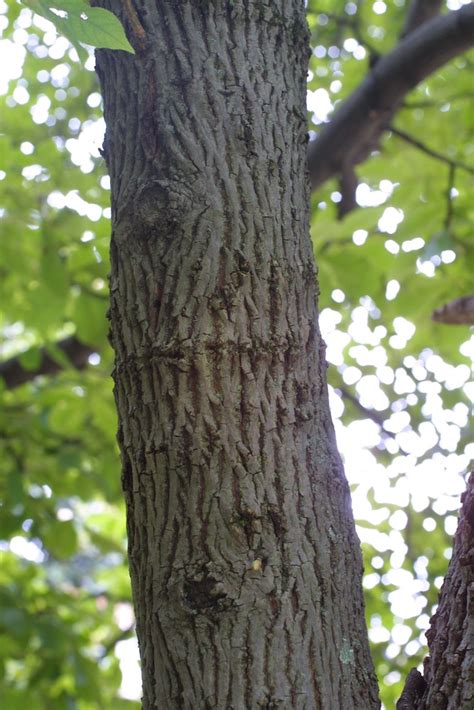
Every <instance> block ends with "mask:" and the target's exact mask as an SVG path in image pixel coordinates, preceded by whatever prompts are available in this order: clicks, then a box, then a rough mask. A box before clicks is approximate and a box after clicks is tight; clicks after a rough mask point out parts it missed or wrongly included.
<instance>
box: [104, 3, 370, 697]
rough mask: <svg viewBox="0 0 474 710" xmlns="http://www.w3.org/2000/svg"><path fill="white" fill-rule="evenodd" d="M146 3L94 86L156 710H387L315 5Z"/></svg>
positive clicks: (132, 528) (146, 682) (123, 440)
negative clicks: (327, 237) (327, 291)
mask: <svg viewBox="0 0 474 710" xmlns="http://www.w3.org/2000/svg"><path fill="white" fill-rule="evenodd" d="M104 5H107V6H108V7H112V8H113V9H115V10H118V11H120V8H118V7H117V6H116V4H115V3H110V4H109V3H104ZM135 9H136V12H137V16H138V18H139V21H140V24H141V26H142V27H143V28H144V31H145V34H146V38H147V44H146V47H145V49H143V50H141V51H140V52H137V55H136V56H135V57H130V56H125V55H120V54H112V53H109V52H105V51H101V52H98V71H99V76H100V78H101V82H102V87H103V92H104V99H105V117H106V123H107V138H106V145H107V156H108V159H109V167H110V173H111V185H112V203H113V240H112V242H113V244H112V249H111V268H112V270H111V277H110V292H111V325H112V343H113V347H114V349H115V354H116V364H115V371H114V378H115V396H116V401H117V408H118V412H119V419H120V427H121V432H120V437H119V441H120V446H121V450H122V457H123V466H124V491H125V497H126V503H127V521H128V522H127V525H128V533H129V556H130V570H131V578H132V588H133V595H134V603H135V609H136V615H137V633H138V638H139V645H140V654H141V660H142V669H143V707H144V708H152V707H159V708H170V710H171V709H172V708H201V707H202V708H207V707H209V708H223V709H224V708H235V709H237V708H238V709H241V708H242V710H243V708H259V707H260V708H261V707H265V708H290V707H295V708H314V709H318V708H321V709H323V708H324V709H325V710H326V708H330V707H341V708H344V709H346V708H347V710H350V709H351V708H353V709H354V710H355V709H356V708H360V707H362V706H364V707H368V708H376V707H378V700H377V690H376V683H375V680H374V676H373V670H372V665H371V661H370V657H369V653H368V647H367V639H366V630H365V624H364V609H363V601H362V593H361V560H360V552H359V547H358V541H357V538H356V535H355V530H354V524H353V519H352V512H351V508H350V499H349V490H348V486H347V483H346V481H345V478H344V474H343V471H342V466H341V463H340V460H339V457H338V454H337V451H336V447H335V441H334V434H333V431H332V425H329V426H328V424H327V421H328V420H329V417H330V414H329V407H328V399H327V391H326V381H325V369H326V365H325V360H324V352H323V348H322V345H321V339H320V335H319V331H318V327H317V308H316V283H315V268H314V264H313V257H312V248H311V243H310V240H309V232H308V195H309V185H308V182H307V174H306V169H305V164H306V141H307V138H306V125H305V111H304V107H305V98H306V83H305V82H306V62H307V55H308V50H307V30H306V25H305V8H304V3H303V2H302V1H301V2H300V1H299V0H298V1H297V2H291V3H287V2H283V0H280V1H278V2H274V1H273V0H272V2H270V0H268V1H265V2H256V1H251V0H246V1H245V2H242V1H240V0H235V2H232V3H229V2H227V3H221V2H214V1H211V0H210V1H209V2H203V1H201V2H197V1H194V2H190V1H184V2H180V3H176V2H171V0H170V1H169V2H168V1H161V2H155V1H154V0H153V1H152V0H139V1H137V2H135ZM156 146H158V149H156ZM348 658H350V659H351V660H350V661H348V660H347V659H348Z"/></svg>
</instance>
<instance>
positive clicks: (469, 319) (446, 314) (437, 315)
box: [431, 296, 474, 325]
mask: <svg viewBox="0 0 474 710" xmlns="http://www.w3.org/2000/svg"><path fill="white" fill-rule="evenodd" d="M431 317H432V319H433V320H434V321H436V322H437V323H447V324H449V325H474V296H463V297H462V298H456V299H455V300H454V301H450V302H449V303H446V304H445V305H444V306H441V308H437V309H436V310H435V311H434V313H433V315H432V316H431Z"/></svg>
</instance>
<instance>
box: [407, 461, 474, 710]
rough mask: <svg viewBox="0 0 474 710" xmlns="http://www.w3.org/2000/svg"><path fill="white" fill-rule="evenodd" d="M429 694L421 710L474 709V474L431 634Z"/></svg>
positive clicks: (427, 669)
mask: <svg viewBox="0 0 474 710" xmlns="http://www.w3.org/2000/svg"><path fill="white" fill-rule="evenodd" d="M426 637H427V639H428V646H429V652H430V655H429V657H428V658H427V659H426V660H425V669H424V681H425V683H426V689H425V693H424V695H423V698H422V700H421V702H420V703H419V705H418V708H419V710H455V709H457V708H462V710H469V709H470V708H473V707H474V472H472V473H471V475H470V478H469V481H468V486H467V491H466V492H465V493H464V495H463V496H462V508H461V513H460V519H459V525H458V529H457V531H456V535H455V538H454V547H453V556H452V558H451V561H450V563H449V569H448V573H447V574H446V577H445V579H444V583H443V586H442V588H441V592H440V597H439V606H438V609H437V611H436V614H435V615H434V616H433V618H432V619H431V626H430V629H429V630H428V631H427V633H426Z"/></svg>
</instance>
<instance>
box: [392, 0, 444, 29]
mask: <svg viewBox="0 0 474 710" xmlns="http://www.w3.org/2000/svg"><path fill="white" fill-rule="evenodd" d="M442 4H443V0H412V2H411V3H410V7H409V8H408V11H407V14H406V18H405V24H404V26H403V30H402V34H401V37H406V36H407V35H409V34H410V32H413V31H414V30H416V29H417V28H418V27H420V26H421V25H423V24H424V23H425V22H428V20H432V19H433V17H436V15H438V13H439V11H440V10H441V5H442Z"/></svg>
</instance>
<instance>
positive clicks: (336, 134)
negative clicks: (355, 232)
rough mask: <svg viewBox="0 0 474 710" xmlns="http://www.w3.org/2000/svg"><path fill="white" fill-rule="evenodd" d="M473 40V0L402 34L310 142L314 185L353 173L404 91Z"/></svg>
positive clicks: (385, 128) (390, 116)
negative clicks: (406, 35) (394, 45)
mask: <svg viewBox="0 0 474 710" xmlns="http://www.w3.org/2000/svg"><path fill="white" fill-rule="evenodd" d="M473 45H474V4H469V5H464V6H463V7H462V8H461V9H460V10H456V11H455V12H450V13H448V14H447V15H443V16H440V17H435V18H434V19H431V20H429V21H428V22H426V23H424V24H423V25H422V26H421V27H419V28H418V29H416V30H415V31H414V32H412V33H411V34H410V35H408V37H405V38H404V39H402V40H401V41H400V43H399V44H398V46H397V47H396V48H395V49H394V50H393V51H392V52H390V53H389V54H387V55H385V56H384V57H382V58H381V59H380V60H379V61H378V62H377V63H376V64H375V66H374V67H373V69H372V71H371V72H370V74H369V75H368V76H367V77H366V78H365V80H364V81H363V82H362V84H360V86H359V87H358V88H357V89H356V90H355V91H354V92H353V93H352V95H351V96H349V97H348V98H347V99H346V101H344V102H343V103H342V105H341V107H340V108H339V109H338V110H337V111H336V112H335V114H334V116H333V117H332V119H331V121H330V123H327V124H326V125H325V126H324V127H323V128H322V130H321V131H320V133H319V135H318V136H317V138H316V139H315V140H314V141H313V142H312V143H310V145H309V150H308V167H309V172H310V177H311V184H312V188H313V189H315V188H317V187H319V186H320V185H321V184H322V183H323V182H325V181H326V180H328V179H329V178H331V177H333V176H335V175H339V176H343V175H345V174H350V173H351V171H353V170H354V166H355V165H357V164H358V163H361V162H362V161H363V160H365V159H366V158H367V157H368V155H369V154H370V152H371V151H372V150H374V149H375V148H376V147H377V145H378V141H379V139H380V137H381V135H382V133H383V132H384V131H385V130H387V128H388V127H389V125H390V121H391V119H392V117H393V115H394V113H395V112H396V110H397V109H398V108H399V106H400V104H401V102H402V101H403V99H404V97H405V96H406V94H407V93H408V92H409V91H411V89H413V88H414V87H415V86H416V85H417V84H419V83H420V82H421V81H423V80H424V79H426V78H427V77H428V76H429V75H430V74H432V73H433V72H434V71H436V70H437V69H439V68H440V67H441V66H443V65H444V64H446V63H447V62H449V61H450V60H451V59H453V58H454V57H456V56H457V55H459V54H461V53H462V52H464V51H466V50H467V49H469V48H470V47H472V46H473ZM348 203H350V199H349V200H348Z"/></svg>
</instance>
